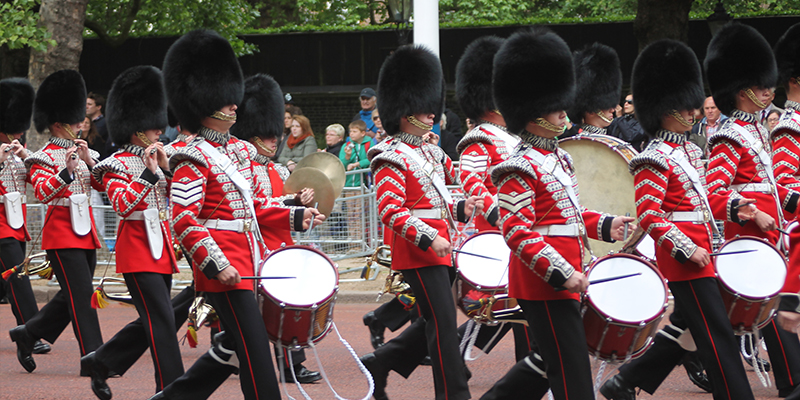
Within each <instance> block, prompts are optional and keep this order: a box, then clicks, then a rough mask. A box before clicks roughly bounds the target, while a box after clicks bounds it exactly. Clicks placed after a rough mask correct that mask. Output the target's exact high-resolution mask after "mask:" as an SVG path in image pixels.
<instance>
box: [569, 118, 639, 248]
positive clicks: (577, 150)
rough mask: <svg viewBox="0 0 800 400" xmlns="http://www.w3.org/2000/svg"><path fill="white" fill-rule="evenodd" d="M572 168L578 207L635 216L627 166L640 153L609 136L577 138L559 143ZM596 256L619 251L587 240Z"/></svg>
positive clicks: (633, 191) (602, 243)
mask: <svg viewBox="0 0 800 400" xmlns="http://www.w3.org/2000/svg"><path fill="white" fill-rule="evenodd" d="M559 146H560V147H561V148H562V149H564V150H566V151H567V152H568V153H569V154H570V156H572V161H573V164H574V168H575V177H576V178H577V179H578V185H579V186H580V197H581V198H580V200H581V205H582V206H584V207H586V208H588V209H590V210H603V211H604V212H607V213H609V214H612V215H625V213H630V214H629V215H636V192H635V190H634V188H633V186H634V185H633V175H631V174H630V172H628V163H630V161H631V159H633V157H634V156H636V155H637V154H639V153H638V152H637V151H636V150H634V148H633V147H632V146H631V145H630V144H628V143H627V142H625V141H623V140H620V139H618V138H615V137H613V136H608V135H583V134H582V135H578V136H572V137H568V138H564V139H561V140H559ZM589 242H590V244H591V246H592V249H593V250H594V252H595V254H598V255H602V254H608V253H610V252H612V251H617V250H619V245H613V244H610V243H607V242H604V241H601V240H594V239H589Z"/></svg>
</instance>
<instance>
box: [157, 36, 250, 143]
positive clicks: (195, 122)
mask: <svg viewBox="0 0 800 400" xmlns="http://www.w3.org/2000/svg"><path fill="white" fill-rule="evenodd" d="M162 69H163V71H164V83H165V84H166V88H167V98H168V99H169V105H170V107H171V108H172V111H173V112H174V113H175V116H176V117H177V118H178V121H180V123H181V128H183V129H186V130H188V131H189V132H192V133H197V131H198V130H200V126H201V124H200V121H201V120H202V119H203V118H205V117H208V116H211V115H212V114H214V112H215V111H217V110H219V109H221V108H222V107H224V106H226V105H229V104H236V105H239V103H241V101H242V96H243V95H244V83H243V78H242V68H241V67H240V66H239V61H238V60H236V55H235V54H234V53H233V49H232V48H231V45H230V43H228V41H227V40H225V38H223V37H222V36H220V35H219V34H218V33H216V32H214V31H211V30H203V29H201V30H195V31H192V32H189V33H187V34H185V35H183V36H181V38H180V39H178V40H177V41H176V42H175V43H173V44H172V46H171V47H170V48H169V50H168V51H167V55H166V57H165V58H164V66H163V68H162Z"/></svg>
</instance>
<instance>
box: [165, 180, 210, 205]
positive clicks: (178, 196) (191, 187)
mask: <svg viewBox="0 0 800 400" xmlns="http://www.w3.org/2000/svg"><path fill="white" fill-rule="evenodd" d="M202 197H203V181H202V180H201V179H196V180H193V181H191V182H188V183H182V182H172V201H173V202H175V203H177V204H180V205H182V206H184V207H189V205H191V204H192V203H195V202H197V201H199V200H200V198H202Z"/></svg>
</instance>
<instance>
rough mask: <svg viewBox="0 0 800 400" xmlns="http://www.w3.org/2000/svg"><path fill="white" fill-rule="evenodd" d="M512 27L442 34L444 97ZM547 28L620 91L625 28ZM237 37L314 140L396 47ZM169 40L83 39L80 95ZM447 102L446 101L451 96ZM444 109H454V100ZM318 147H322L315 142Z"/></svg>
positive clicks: (764, 29)
mask: <svg viewBox="0 0 800 400" xmlns="http://www.w3.org/2000/svg"><path fill="white" fill-rule="evenodd" d="M740 22H743V23H746V24H748V25H751V26H753V27H755V28H756V29H758V30H759V31H760V32H761V33H762V34H763V35H764V37H766V39H767V40H768V41H769V42H770V43H775V41H777V39H778V38H779V37H780V35H782V34H783V33H784V32H785V31H786V29H788V28H789V26H791V25H792V24H794V23H797V22H800V17H798V16H792V17H770V18H749V19H742V20H740ZM519 29H524V27H519V26H512V27H492V28H458V29H442V30H441V31H440V49H441V60H442V67H443V69H444V75H445V79H446V81H447V83H448V87H449V88H450V89H451V91H452V88H453V84H454V81H455V65H456V63H457V62H458V58H459V57H460V56H461V54H462V52H463V50H464V48H465V47H466V46H467V45H468V44H469V43H470V42H471V41H473V40H475V39H476V38H478V37H480V36H484V35H497V36H500V37H508V36H509V35H511V34H512V33H514V32H516V31H517V30H519ZM551 29H552V30H553V31H555V32H556V33H558V34H559V35H560V36H561V37H562V38H564V40H565V41H566V42H567V43H568V44H569V45H570V47H571V48H572V49H575V50H577V49H579V48H581V47H583V46H586V45H588V44H590V43H592V42H595V41H597V42H601V43H604V44H606V45H609V46H611V47H613V48H615V49H616V50H617V52H618V54H619V57H620V63H621V65H622V74H623V81H624V82H625V83H624V84H625V85H626V87H627V83H628V82H629V80H630V72H631V69H632V67H633V62H634V60H635V59H636V55H637V51H638V44H637V42H636V38H635V37H634V35H633V23H632V22H618V23H603V24H566V25H553V26H551ZM410 36H412V37H411V38H409V40H410V41H413V34H412V35H410ZM244 38H245V40H247V41H248V42H251V43H254V44H256V45H257V46H258V47H259V49H260V50H261V51H260V52H259V53H257V54H254V55H250V56H244V57H241V58H240V63H241V65H242V69H243V70H244V73H245V75H246V76H248V75H252V74H255V73H267V74H270V75H272V76H273V77H275V79H276V80H277V81H278V83H280V84H281V86H282V87H283V89H284V91H287V92H291V93H292V96H293V97H294V101H295V103H296V104H297V105H298V106H300V107H301V108H302V109H303V112H304V114H306V115H307V116H308V117H309V118H310V119H311V123H312V127H313V129H314V132H315V133H316V134H317V136H318V137H320V136H324V132H322V130H323V129H324V128H325V127H326V126H327V125H329V124H331V123H341V124H343V125H345V126H346V124H347V123H349V122H350V119H351V118H352V116H353V114H355V113H356V112H357V111H358V110H359V105H358V100H357V98H358V92H359V91H360V90H361V88H363V87H366V86H371V87H373V88H374V87H375V84H376V82H377V80H378V72H379V71H380V66H381V64H382V63H383V60H384V59H385V58H386V56H387V55H388V54H389V53H390V52H391V51H392V50H393V49H395V48H396V47H397V35H396V33H395V32H394V31H372V32H343V33H289V34H279V35H247V36H245V37H244ZM709 40H711V32H710V31H709V28H708V24H707V23H706V22H705V21H702V20H698V21H690V22H689V45H690V46H691V47H692V48H693V49H694V51H695V53H697V56H698V58H699V59H700V60H702V59H703V58H704V57H705V49H706V46H707V44H708V42H709ZM173 41H175V38H144V39H128V40H127V41H126V42H125V43H124V44H123V45H122V46H120V47H118V48H109V47H108V46H106V45H105V44H103V43H102V42H101V41H100V40H99V39H87V40H85V41H84V48H83V53H82V54H81V62H80V71H81V73H82V74H83V76H84V78H85V79H86V85H87V88H88V90H90V91H95V92H100V93H107V92H108V89H109V88H110V86H111V82H112V81H113V79H114V78H115V77H116V76H117V75H118V74H119V73H120V72H122V71H123V70H125V69H126V68H129V67H131V66H134V65H140V64H150V65H155V66H161V63H162V62H163V60H164V55H165V54H166V52H167V49H168V48H169V46H170V45H171V44H172V42H173ZM449 97H450V98H451V100H452V93H449ZM379 102H380V99H379ZM448 105H449V106H450V107H451V108H452V109H453V110H454V111H456V112H459V111H460V110H458V107H457V104H455V102H454V101H450V102H449V104H448ZM319 142H320V143H322V139H320V140H319Z"/></svg>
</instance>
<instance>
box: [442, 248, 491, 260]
mask: <svg viewBox="0 0 800 400" xmlns="http://www.w3.org/2000/svg"><path fill="white" fill-rule="evenodd" d="M453 253H461V254H466V255H468V256H473V257H480V258H486V259H489V260H494V261H503V260H501V259H499V258H494V257H489V256H484V255H482V254H475V253H470V252H468V251H464V250H457V249H453Z"/></svg>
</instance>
